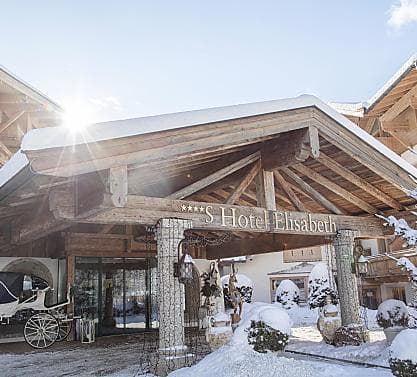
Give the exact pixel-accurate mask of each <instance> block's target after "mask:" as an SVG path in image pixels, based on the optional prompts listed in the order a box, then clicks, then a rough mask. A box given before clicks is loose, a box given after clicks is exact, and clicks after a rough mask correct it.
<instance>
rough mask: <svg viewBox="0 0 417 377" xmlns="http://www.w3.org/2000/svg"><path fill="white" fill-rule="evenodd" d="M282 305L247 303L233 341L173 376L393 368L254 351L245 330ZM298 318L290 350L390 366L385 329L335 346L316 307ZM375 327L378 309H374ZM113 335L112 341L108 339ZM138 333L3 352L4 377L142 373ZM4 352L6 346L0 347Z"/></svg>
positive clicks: (323, 374)
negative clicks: (319, 325) (321, 327)
mask: <svg viewBox="0 0 417 377" xmlns="http://www.w3.org/2000/svg"><path fill="white" fill-rule="evenodd" d="M277 307H279V304H262V303H255V304H245V305H244V314H243V318H242V322H241V323H242V326H240V327H239V328H238V329H237V330H236V332H235V333H234V336H233V338H232V340H231V342H230V344H228V345H226V346H224V347H222V348H220V349H219V350H217V351H215V352H213V353H211V354H210V355H208V356H206V357H205V358H204V359H203V360H201V361H200V362H199V363H198V364H196V365H194V366H192V367H190V368H183V369H180V370H178V371H175V372H172V373H171V374H170V377H240V376H242V377H243V376H245V377H258V376H259V377H273V376H274V377H275V376H280V377H287V376H288V377H289V376H297V377H307V376H308V377H310V376H311V377H315V376H320V377H327V376H329V377H330V376H338V377H345V376H346V377H347V376H349V377H355V376H358V377H374V376H375V377H377V376H378V377H385V376H392V374H391V372H390V371H389V370H388V369H382V368H364V367H361V366H359V365H352V364H348V363H341V362H337V361H329V360H320V359H317V358H314V357H310V356H303V355H299V354H291V353H284V354H282V353H266V354H261V353H258V352H255V351H253V350H252V349H251V347H250V346H249V345H248V343H247V334H246V332H245V331H244V330H245V328H246V327H248V326H249V323H250V318H251V317H253V316H254V315H257V314H258V313H260V312H261V311H262V310H263V309H265V308H277ZM288 314H289V316H290V318H291V320H292V322H293V328H292V336H291V338H290V343H289V346H288V350H289V351H291V350H294V351H298V352H305V353H309V354H313V355H322V356H326V357H333V358H339V359H343V360H351V361H355V362H358V361H363V362H369V363H372V364H379V365H386V361H387V358H388V348H387V344H386V342H385V340H383V333H382V331H381V330H373V331H372V332H371V340H372V342H371V343H368V344H365V345H362V346H359V347H353V346H351V347H340V348H337V347H333V346H330V345H327V344H325V343H323V342H322V341H321V337H320V334H319V333H318V331H317V330H316V327H315V326H316V325H315V324H316V321H317V311H316V310H310V309H308V308H307V307H302V308H293V309H291V310H289V311H288ZM369 317H370V321H369V322H370V325H371V328H374V327H375V320H374V318H375V313H374V312H371V313H369ZM105 339H108V340H105ZM137 342H140V339H139V338H137V337H133V336H132V337H120V338H116V337H115V338H113V340H112V339H110V338H100V339H99V340H98V342H97V343H96V344H94V345H80V344H74V343H69V344H67V345H66V344H63V345H58V346H56V347H55V346H54V348H51V350H49V351H46V352H26V353H8V354H1V353H0V377H24V376H30V377H36V376H43V377H60V376H80V377H86V376H109V377H138V376H147V377H151V375H150V374H142V372H143V371H142V368H141V357H142V355H143V351H142V349H141V347H140V345H139V343H137ZM0 352H1V349H0Z"/></svg>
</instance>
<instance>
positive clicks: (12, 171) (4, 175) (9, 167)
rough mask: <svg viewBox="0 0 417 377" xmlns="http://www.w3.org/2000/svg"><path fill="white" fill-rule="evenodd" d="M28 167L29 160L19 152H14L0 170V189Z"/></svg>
mask: <svg viewBox="0 0 417 377" xmlns="http://www.w3.org/2000/svg"><path fill="white" fill-rule="evenodd" d="M28 165H29V160H28V159H27V157H26V155H25V154H24V153H22V151H21V150H19V151H18V152H16V153H15V154H14V155H13V156H12V157H11V158H10V160H8V161H7V162H6V163H5V164H4V165H3V166H2V168H1V169H0V187H2V186H3V185H5V184H6V183H7V182H8V181H10V180H11V179H12V178H13V177H14V176H15V175H16V174H18V173H19V172H20V171H22V170H23V169H24V168H25V167H26V166H28Z"/></svg>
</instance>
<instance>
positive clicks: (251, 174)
mask: <svg viewBox="0 0 417 377" xmlns="http://www.w3.org/2000/svg"><path fill="white" fill-rule="evenodd" d="M260 168H261V162H260V160H258V161H257V162H256V163H255V164H254V165H253V166H252V167H251V168H250V170H249V171H248V173H247V174H246V175H245V176H244V177H243V179H242V180H241V181H240V183H239V185H238V186H237V187H236V188H235V189H234V190H233V192H232V193H231V194H230V196H229V197H228V198H227V200H226V204H234V203H235V202H236V200H238V199H239V198H240V196H241V195H242V194H243V192H244V191H245V190H246V189H247V188H248V186H249V185H250V184H251V183H252V181H253V180H254V179H255V177H256V175H257V174H258V173H259V170H260Z"/></svg>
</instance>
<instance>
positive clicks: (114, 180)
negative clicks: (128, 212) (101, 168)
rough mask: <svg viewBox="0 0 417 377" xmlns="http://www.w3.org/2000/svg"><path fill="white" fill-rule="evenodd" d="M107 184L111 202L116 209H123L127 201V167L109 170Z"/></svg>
mask: <svg viewBox="0 0 417 377" xmlns="http://www.w3.org/2000/svg"><path fill="white" fill-rule="evenodd" d="M109 170H110V173H109V183H110V193H111V194H112V195H111V198H112V201H113V203H114V205H115V206H116V207H123V206H124V205H125V204H126V201H127V191H128V180H127V166H126V165H124V166H119V167H115V168H110V169H109Z"/></svg>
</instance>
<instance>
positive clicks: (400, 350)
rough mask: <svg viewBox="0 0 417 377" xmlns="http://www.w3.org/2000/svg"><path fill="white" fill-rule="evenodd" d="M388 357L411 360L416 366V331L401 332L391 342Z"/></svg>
mask: <svg viewBox="0 0 417 377" xmlns="http://www.w3.org/2000/svg"><path fill="white" fill-rule="evenodd" d="M390 356H391V358H392V359H400V360H411V362H412V363H415V364H417V330H414V329H406V330H403V331H401V332H400V333H399V334H398V335H397V336H396V337H395V338H394V340H393V341H392V344H391V347H390Z"/></svg>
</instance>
